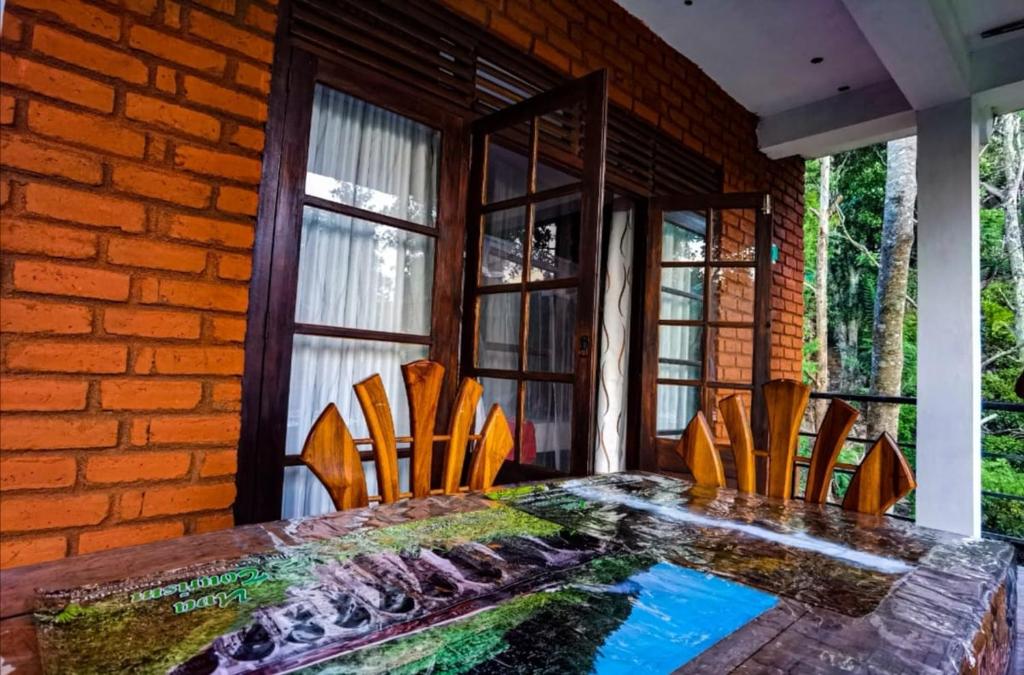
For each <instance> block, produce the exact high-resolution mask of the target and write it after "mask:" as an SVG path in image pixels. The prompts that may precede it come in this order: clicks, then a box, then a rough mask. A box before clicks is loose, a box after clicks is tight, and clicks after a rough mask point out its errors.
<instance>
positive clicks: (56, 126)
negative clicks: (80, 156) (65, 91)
mask: <svg viewBox="0 0 1024 675" xmlns="http://www.w3.org/2000/svg"><path fill="white" fill-rule="evenodd" d="M28 128H29V129H31V130H32V131H34V132H36V133H37V134H40V135H42V136H49V137H51V138H59V139H60V140H62V141H67V142H69V143H75V144H77V145H84V146H87V147H89V148H93V149H95V150H101V151H103V152H106V153H111V154H114V155H121V156H122V157H142V156H143V154H144V153H145V150H146V136H145V135H144V134H141V133H139V132H137V131H132V130H131V129H126V128H125V127H124V125H122V124H121V123H119V122H115V121H113V120H110V119H108V118H103V117H97V116H96V115H83V114H81V113H77V112H74V111H71V110H64V109H61V108H57V107H54V106H51V105H46V104H44V103H38V102H36V101H32V102H30V103H29V106H28Z"/></svg>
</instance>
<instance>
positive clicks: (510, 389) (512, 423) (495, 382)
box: [473, 377, 519, 460]
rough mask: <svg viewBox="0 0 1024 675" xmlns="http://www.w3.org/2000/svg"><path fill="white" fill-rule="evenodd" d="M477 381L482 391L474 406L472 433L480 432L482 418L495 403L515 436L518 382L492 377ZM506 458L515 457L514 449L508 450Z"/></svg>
mask: <svg viewBox="0 0 1024 675" xmlns="http://www.w3.org/2000/svg"><path fill="white" fill-rule="evenodd" d="M479 381H480V385H481V386H482V387H483V388H484V393H483V395H482V396H481V397H480V403H479V404H478V405H477V408H476V419H475V420H474V423H473V431H474V433H480V430H481V429H483V426H484V420H486V419H487V413H488V412H490V410H491V406H493V405H494V404H495V403H497V404H498V405H500V406H501V411H502V412H503V413H505V419H507V420H508V424H509V431H511V432H512V438H515V436H516V418H517V417H519V398H518V396H519V382H518V381H516V380H502V379H498V378H494V377H481V378H479ZM507 459H510V460H514V459H515V449H513V450H511V451H510V452H509V456H508V457H507Z"/></svg>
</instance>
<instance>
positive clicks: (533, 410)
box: [520, 382, 573, 471]
mask: <svg viewBox="0 0 1024 675" xmlns="http://www.w3.org/2000/svg"><path fill="white" fill-rule="evenodd" d="M572 395H573V385H571V384H566V383H563V382H527V383H526V407H525V415H524V417H523V441H522V449H521V450H520V462H521V463H523V464H537V465H540V466H546V467H548V468H551V469H557V470H559V471H568V470H569V454H570V453H569V450H570V448H571V447H572Z"/></svg>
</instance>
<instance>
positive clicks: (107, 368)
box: [5, 340, 128, 431]
mask: <svg viewBox="0 0 1024 675" xmlns="http://www.w3.org/2000/svg"><path fill="white" fill-rule="evenodd" d="M127 367H128V348H127V347H125V346H124V345H117V344H109V343H92V344H83V343H81V342H44V341H40V340H35V341H33V342H13V343H11V344H9V345H8V346H7V368H8V370H12V371H34V372H40V373H123V372H125V370H126V369H127ZM5 431H6V429H5Z"/></svg>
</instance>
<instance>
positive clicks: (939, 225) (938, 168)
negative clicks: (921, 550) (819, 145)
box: [917, 99, 981, 537]
mask: <svg viewBox="0 0 1024 675" xmlns="http://www.w3.org/2000/svg"><path fill="white" fill-rule="evenodd" d="M978 144H979V125H978V119H977V116H976V114H975V108H974V106H973V104H972V101H971V100H970V99H965V100H961V101H956V102H954V103H948V104H945V105H941V106H937V107H935V108H930V109H928V110H922V111H920V112H918V114H917V212H918V226H917V236H918V240H917V276H918V290H917V295H918V297H917V307H918V327H917V482H918V488H917V522H918V524H920V525H924V526H926V527H934V528H939V529H943V530H949V531H952V532H956V533H958V534H962V535H966V536H971V537H977V536H980V534H981V328H980V315H981V313H980V304H981V300H980V295H979V293H980V288H979V278H978V275H979V267H978V266H979V262H978V258H979V241H980V237H979V223H978V208H979V207H978V150H979V148H978Z"/></svg>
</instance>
